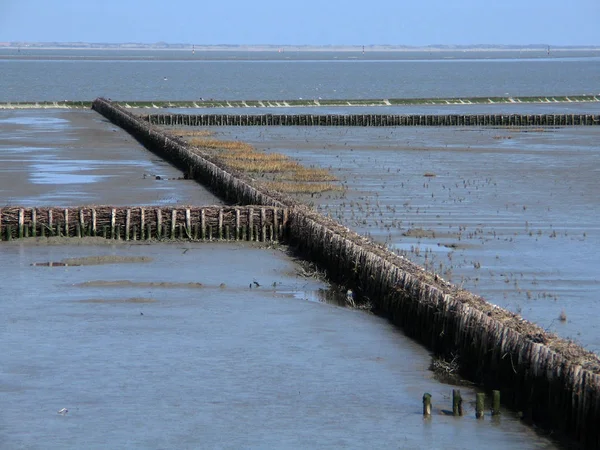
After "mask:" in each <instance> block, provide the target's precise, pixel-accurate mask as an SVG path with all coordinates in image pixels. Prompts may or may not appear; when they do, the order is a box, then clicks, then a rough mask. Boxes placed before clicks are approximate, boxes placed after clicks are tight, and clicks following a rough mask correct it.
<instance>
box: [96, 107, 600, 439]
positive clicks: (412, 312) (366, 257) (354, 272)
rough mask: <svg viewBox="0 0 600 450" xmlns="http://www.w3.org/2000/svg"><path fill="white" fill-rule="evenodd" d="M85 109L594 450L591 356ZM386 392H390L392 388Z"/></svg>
mask: <svg viewBox="0 0 600 450" xmlns="http://www.w3.org/2000/svg"><path fill="white" fill-rule="evenodd" d="M94 109H95V110H97V111H98V112H100V113H101V114H103V115H104V116H105V117H107V118H108V119H109V120H111V121H112V122H113V123H115V124H117V125H119V126H121V127H122V128H124V129H125V130H127V131H128V132H129V133H131V134H132V135H133V136H134V137H136V138H137V139H138V140H139V141H140V142H142V143H143V144H144V145H146V147H147V148H149V149H150V150H151V151H153V152H155V153H156V154H158V155H161V156H163V157H165V158H167V159H169V160H170V161H172V162H173V163H174V164H176V165H178V166H180V167H182V168H183V169H184V170H189V169H191V170H192V171H193V174H194V177H195V178H196V179H198V180H199V181H201V182H203V183H205V184H206V185H208V186H210V187H212V188H213V189H214V190H216V191H218V192H220V193H221V194H222V195H223V196H224V197H225V198H226V199H227V200H229V201H232V202H240V203H243V202H251V203H253V204H263V205H268V206H274V207H278V208H284V207H287V208H288V209H289V215H288V218H289V221H288V227H287V230H286V232H287V234H286V242H288V243H290V244H292V245H294V246H296V247H297V248H298V250H299V251H300V252H302V253H303V254H304V255H306V256H307V257H308V258H310V259H311V260H313V261H315V262H316V263H317V264H319V265H320V266H321V267H322V268H324V269H325V270H326V271H327V274H328V276H330V277H331V278H333V279H336V280H338V281H341V282H343V283H345V284H347V285H349V286H351V287H352V288H353V289H354V290H355V291H356V292H357V293H358V294H359V295H358V296H359V298H360V297H362V298H366V297H368V298H369V299H370V301H371V302H372V303H373V304H374V305H375V307H376V310H377V311H378V312H380V313H381V314H384V315H386V316H387V317H389V318H390V320H391V321H392V322H393V323H395V324H397V325H399V326H401V327H402V328H403V329H404V330H405V332H406V333H407V334H408V335H409V336H412V337H414V338H416V339H418V340H420V341H421V342H422V343H424V344H425V345H427V346H428V347H429V348H430V349H432V350H433V351H434V352H435V353H437V354H439V355H442V356H443V355H454V356H456V355H458V358H459V362H460V366H461V370H462V372H463V374H464V375H465V376H467V377H468V378H469V379H471V380H473V381H475V382H478V383H481V384H482V385H483V386H485V387H487V388H488V389H490V390H491V389H496V390H501V391H502V397H503V399H504V401H505V402H506V403H507V405H509V406H511V407H513V408H514V409H516V410H518V411H522V412H523V414H524V417H525V418H526V420H529V421H532V422H533V423H536V424H538V425H541V426H544V427H547V428H550V429H552V430H554V431H555V432H556V433H558V434H564V435H566V436H569V437H571V438H572V439H574V440H576V441H579V442H580V443H581V444H582V445H583V446H585V447H587V448H599V447H600V427H598V426H597V424H598V423H600V358H599V357H598V356H597V355H595V354H593V353H591V352H587V351H586V350H584V349H583V348H581V347H580V346H578V345H576V344H574V343H572V342H569V341H566V340H564V339H561V338H559V337H557V336H555V335H552V334H550V333H547V332H546V331H545V330H544V329H542V328H540V327H538V326H536V325H535V324H532V323H529V322H527V321H525V320H523V319H522V318H520V317H519V316H517V315H515V314H513V313H510V312H508V311H506V310H504V309H502V308H499V307H496V306H494V305H491V304H489V303H487V302H486V301H485V300H484V299H482V298H481V297H478V296H476V295H474V294H471V293H469V292H465V291H463V290H461V289H459V288H457V287H456V286H453V285H451V284H449V283H447V282H445V281H444V280H442V279H440V278H439V277H438V276H437V275H435V274H433V273H428V272H426V271H425V270H424V269H423V268H422V267H419V266H417V265H415V264H413V263H411V262H410V261H408V260H407V259H405V258H403V257H400V256H398V255H395V254H394V253H392V252H390V251H388V250H387V249H385V248H384V247H382V246H380V245H378V244H376V243H374V242H372V241H371V240H369V239H367V238H365V237H362V236H359V235H358V234H356V233H354V232H353V231H351V230H349V229H348V228H346V227H344V226H342V225H340V224H338V223H337V222H335V221H333V220H331V219H328V218H326V217H324V216H322V215H321V214H319V213H317V212H315V211H314V210H312V209H310V208H308V207H307V206H305V205H301V204H297V203H295V202H294V201H293V200H291V199H289V198H287V197H285V196H283V195H281V194H278V193H276V192H268V191H264V190H263V189H261V188H260V185H259V184H258V183H256V182H255V181H254V180H252V179H250V178H248V177H246V176H245V175H243V174H236V173H235V172H234V171H232V170H229V169H228V168H227V167H226V165H224V164H223V163H222V162H220V161H218V160H209V159H208V158H210V157H209V156H208V155H206V157H205V156H203V155H202V154H201V153H199V151H198V149H195V148H193V147H192V146H190V145H189V144H187V143H186V142H185V141H184V140H182V139H177V138H172V137H170V136H168V135H167V134H165V133H164V132H162V131H161V130H160V129H158V128H156V127H154V126H153V125H152V124H150V123H148V122H144V121H143V120H141V119H140V118H139V117H137V116H135V115H134V114H131V113H130V112H128V111H126V110H124V109H123V108H120V107H118V106H115V105H112V104H111V103H110V102H108V101H105V100H103V99H97V100H96V101H95V102H94ZM391 388H393V387H391Z"/></svg>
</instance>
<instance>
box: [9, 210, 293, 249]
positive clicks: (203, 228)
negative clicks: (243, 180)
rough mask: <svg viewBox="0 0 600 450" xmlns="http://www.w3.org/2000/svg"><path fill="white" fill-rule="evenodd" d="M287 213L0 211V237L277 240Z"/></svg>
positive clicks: (261, 211) (262, 211) (281, 234)
mask: <svg viewBox="0 0 600 450" xmlns="http://www.w3.org/2000/svg"><path fill="white" fill-rule="evenodd" d="M287 221H288V211H287V209H285V208H274V207H267V206H235V207H221V206H210V207H185V206H183V207H154V206H145V207H113V206H84V207H76V208H52V207H51V208H23V207H18V206H17V207H4V208H0V239H1V240H12V239H17V238H27V237H38V236H39V237H46V236H59V237H86V236H102V237H104V238H107V239H122V240H126V241H129V240H133V241H135V240H146V239H186V240H215V239H218V240H236V241H239V240H242V241H262V242H266V241H279V240H281V239H282V238H283V236H284V234H285V229H286V227H287Z"/></svg>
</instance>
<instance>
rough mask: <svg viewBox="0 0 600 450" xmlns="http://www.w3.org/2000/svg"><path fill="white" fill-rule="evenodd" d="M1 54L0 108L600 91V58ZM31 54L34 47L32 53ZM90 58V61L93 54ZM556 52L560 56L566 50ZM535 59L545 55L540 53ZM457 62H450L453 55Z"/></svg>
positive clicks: (489, 54) (491, 54)
mask: <svg viewBox="0 0 600 450" xmlns="http://www.w3.org/2000/svg"><path fill="white" fill-rule="evenodd" d="M11 51H12V52H13V53H14V52H15V50H8V51H1V52H0V63H1V64H2V84H0V102H7V101H33V102H35V101H62V100H93V99H94V98H96V97H100V96H102V97H108V98H112V99H115V100H200V99H201V98H204V99H229V100H252V99H258V100H267V99H274V100H276V99H298V98H302V99H307V98H310V99H313V98H314V99H318V98H319V97H321V98H429V97H480V96H526V95H575V94H579V95H583V94H592V95H598V94H599V92H598V79H597V76H596V74H598V73H599V72H600V56H599V55H598V53H597V52H591V53H590V52H588V53H587V54H585V53H584V54H582V53H579V52H575V53H571V54H569V53H568V52H561V53H560V55H562V56H571V57H568V58H564V57H551V58H548V57H547V55H545V54H542V55H534V54H533V53H529V52H525V53H524V54H519V53H518V52H514V53H505V54H502V53H499V52H487V53H486V52H474V53H469V52H455V53H447V54H445V55H443V54H440V55H427V54H421V55H415V57H412V56H411V55H410V54H409V53H407V52H399V53H392V52H384V53H380V54H378V55H371V54H367V55H365V56H362V55H360V54H355V55H351V54H349V53H347V52H341V53H340V54H338V55H335V54H331V53H329V54H327V53H326V52H325V53H323V52H307V53H297V54H293V55H292V54H278V53H277V52H276V51H274V52H272V53H270V54H268V53H262V54H259V53H255V52H237V53H235V52H229V53H222V54H221V55H217V54H216V53H211V52H208V53H203V54H200V53H198V54H196V55H191V52H190V54H188V55H186V54H185V53H184V52H171V54H170V55H169V54H168V52H160V51H157V52H153V51H142V52H139V51H138V52H127V51H124V52H118V51H108V52H106V51H105V52H102V51H91V52H89V51H88V52H85V51H83V52H82V51H65V50H56V51H40V50H31V52H33V54H31V55H30V57H27V56H25V55H21V56H19V55H16V54H12V55H11V54H10V52H11ZM27 51H29V50H27ZM86 55H87V56H86ZM556 55H559V53H557V54H556ZM532 56H535V57H532ZM446 57H447V58H448V59H444V58H446Z"/></svg>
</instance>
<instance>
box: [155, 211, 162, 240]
mask: <svg viewBox="0 0 600 450" xmlns="http://www.w3.org/2000/svg"><path fill="white" fill-rule="evenodd" d="M161 233H162V211H161V210H160V208H158V209H157V210H156V239H160V238H161Z"/></svg>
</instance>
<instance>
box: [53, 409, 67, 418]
mask: <svg viewBox="0 0 600 450" xmlns="http://www.w3.org/2000/svg"><path fill="white" fill-rule="evenodd" d="M68 412H69V410H68V409H67V408H63V409H61V410H59V411H56V414H61V415H63V416H64V415H65V414H67V413H68Z"/></svg>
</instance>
